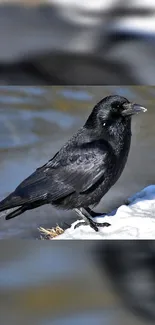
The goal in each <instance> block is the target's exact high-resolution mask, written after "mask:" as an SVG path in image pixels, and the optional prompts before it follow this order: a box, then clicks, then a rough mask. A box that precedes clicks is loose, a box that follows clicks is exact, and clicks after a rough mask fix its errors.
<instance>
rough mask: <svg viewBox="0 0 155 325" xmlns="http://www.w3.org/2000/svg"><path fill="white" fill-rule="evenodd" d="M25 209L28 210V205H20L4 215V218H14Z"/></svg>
mask: <svg viewBox="0 0 155 325" xmlns="http://www.w3.org/2000/svg"><path fill="white" fill-rule="evenodd" d="M26 210H28V207H27V206H23V207H20V208H18V209H16V210H15V211H13V212H10V213H8V214H7V215H6V217H5V220H10V219H12V218H15V217H17V216H18V215H19V214H21V213H23V212H25V211H26Z"/></svg>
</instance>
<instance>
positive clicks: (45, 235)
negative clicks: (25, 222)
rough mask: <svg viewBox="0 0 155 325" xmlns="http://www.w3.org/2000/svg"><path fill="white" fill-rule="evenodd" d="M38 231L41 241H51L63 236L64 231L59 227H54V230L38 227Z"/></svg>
mask: <svg viewBox="0 0 155 325" xmlns="http://www.w3.org/2000/svg"><path fill="white" fill-rule="evenodd" d="M39 231H40V232H41V239H52V238H54V237H57V236H59V235H61V234H63V232H64V230H63V229H62V228H60V227H59V226H56V227H55V228H51V229H45V228H43V227H40V228H39Z"/></svg>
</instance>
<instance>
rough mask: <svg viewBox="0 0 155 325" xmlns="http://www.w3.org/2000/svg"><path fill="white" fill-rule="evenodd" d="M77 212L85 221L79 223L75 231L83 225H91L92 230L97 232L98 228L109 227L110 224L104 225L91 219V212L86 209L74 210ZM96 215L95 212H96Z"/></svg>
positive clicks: (105, 223)
mask: <svg viewBox="0 0 155 325" xmlns="http://www.w3.org/2000/svg"><path fill="white" fill-rule="evenodd" d="M74 210H75V212H76V213H77V214H78V215H79V216H80V217H81V218H83V219H84V221H83V222H82V221H80V222H78V223H77V224H76V225H75V227H74V229H76V228H78V227H79V226H81V225H90V227H91V228H93V229H94V230H95V231H96V232H97V231H98V227H109V226H110V224H109V223H107V222H104V223H98V222H95V221H93V220H92V219H91V217H90V214H89V212H88V211H87V210H86V209H85V208H79V209H74ZM94 213H95V212H94Z"/></svg>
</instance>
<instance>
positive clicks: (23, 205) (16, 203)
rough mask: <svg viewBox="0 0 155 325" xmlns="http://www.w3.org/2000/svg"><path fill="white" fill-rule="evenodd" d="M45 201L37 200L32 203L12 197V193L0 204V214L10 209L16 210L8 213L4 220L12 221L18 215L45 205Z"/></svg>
mask: <svg viewBox="0 0 155 325" xmlns="http://www.w3.org/2000/svg"><path fill="white" fill-rule="evenodd" d="M47 203H48V202H47V200H45V199H43V198H42V199H41V198H40V199H38V200H34V201H29V202H28V201H26V200H24V199H21V198H20V197H16V196H14V194H13V193H11V194H10V195H9V196H8V197H6V198H5V199H4V200H3V201H1V202H0V212H1V211H5V210H8V209H12V208H17V209H16V210H14V211H12V212H10V213H8V214H7V215H6V217H5V219H6V220H9V219H12V218H15V217H17V216H18V215H19V214H21V213H23V212H25V211H27V210H31V209H35V208H37V207H39V206H41V205H44V204H47Z"/></svg>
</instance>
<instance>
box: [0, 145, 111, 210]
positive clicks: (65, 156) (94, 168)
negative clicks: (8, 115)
mask: <svg viewBox="0 0 155 325" xmlns="http://www.w3.org/2000/svg"><path fill="white" fill-rule="evenodd" d="M109 150H110V149H109V148H107V147H106V146H104V145H103V144H102V146H101V143H99V142H97V144H96V145H94V143H89V144H87V145H85V146H84V147H83V146H82V147H81V146H80V147H79V148H77V147H76V148H69V149H68V151H67V152H66V150H64V151H61V150H60V151H59V152H58V153H57V154H56V155H55V156H54V158H53V159H51V160H50V161H49V162H48V163H47V164H45V165H44V166H42V167H40V168H38V169H37V170H36V171H35V172H34V173H33V174H32V175H30V176H29V177H28V178H27V179H25V180H24V181H23V182H22V183H21V184H20V185H19V186H18V187H17V188H16V190H15V191H14V192H13V193H12V194H11V195H9V197H8V199H9V201H10V204H11V202H12V207H13V206H19V205H21V204H26V203H29V202H35V201H37V200H38V199H46V198H47V197H50V200H51V201H55V200H58V199H60V198H63V197H65V196H67V195H69V194H71V193H73V192H78V193H83V192H85V191H87V190H91V188H92V187H93V186H94V185H95V183H96V182H98V181H99V180H100V179H102V180H103V179H104V177H105V175H107V171H108V170H109V168H110V166H111V165H112V164H113V163H114V156H113V155H112V152H109ZM6 199H7V198H6ZM6 199H5V200H6ZM9 201H7V202H6V201H5V202H6V203H7V208H9V207H8V205H9ZM13 202H15V205H14V204H13ZM2 208H3V207H2ZM0 210H1V203H0Z"/></svg>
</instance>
